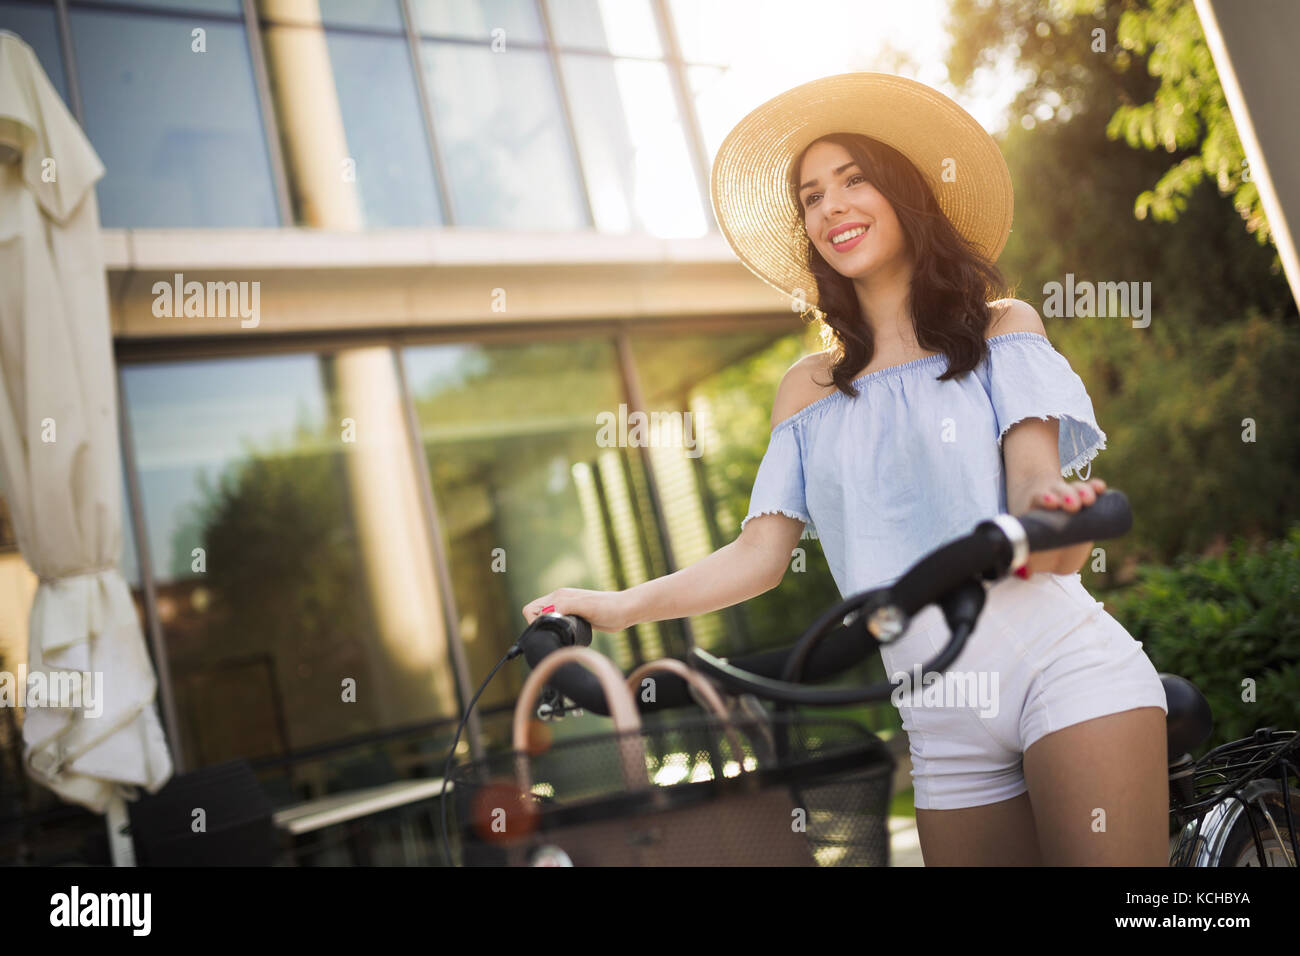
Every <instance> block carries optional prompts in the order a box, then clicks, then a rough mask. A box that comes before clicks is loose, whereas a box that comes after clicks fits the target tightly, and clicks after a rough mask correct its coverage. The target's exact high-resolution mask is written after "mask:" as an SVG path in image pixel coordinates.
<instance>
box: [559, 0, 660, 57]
mask: <svg viewBox="0 0 1300 956" xmlns="http://www.w3.org/2000/svg"><path fill="white" fill-rule="evenodd" d="M546 8H547V10H548V11H550V15H551V30H552V31H553V34H554V36H555V42H556V43H557V44H559V45H560V46H562V47H586V48H588V49H594V50H606V51H608V52H610V53H615V54H618V55H620V56H662V55H663V47H662V46H660V44H659V27H658V25H657V24H656V23H655V18H654V13H653V12H652V11H651V9H650V4H649V2H648V0H546Z"/></svg>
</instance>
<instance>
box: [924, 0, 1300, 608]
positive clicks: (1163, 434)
mask: <svg viewBox="0 0 1300 956" xmlns="http://www.w3.org/2000/svg"><path fill="white" fill-rule="evenodd" d="M1147 6H1148V5H1147V4H1144V3H1138V2H1137V0H1113V2H1108V3H1105V4H1088V5H1086V7H1087V9H1088V10H1089V11H1090V12H1087V13H1080V12H1079V8H1078V5H1077V4H1076V3H1075V2H1074V0H1068V2H1065V0H1062V2H1057V3H1053V4H1050V5H1048V6H1047V7H1046V9H1045V8H1044V7H1043V5H1042V4H1040V3H1037V2H1032V0H1005V2H999V3H997V4H990V3H987V2H978V0H953V3H952V6H951V17H950V20H949V30H950V33H951V36H952V38H953V40H952V46H951V49H950V51H949V56H948V70H949V75H950V78H951V80H952V82H953V83H954V84H956V85H957V86H958V88H959V89H960V88H961V87H963V86H966V85H968V84H970V82H971V80H972V79H973V77H974V76H975V74H976V73H977V72H978V71H980V70H981V69H982V68H984V67H988V66H991V65H992V64H994V63H996V62H998V61H999V60H1000V59H1001V58H1003V57H1006V56H1011V57H1013V58H1014V61H1015V63H1016V65H1017V67H1019V68H1020V72H1021V75H1024V76H1026V77H1027V79H1026V81H1025V83H1024V86H1023V87H1022V88H1021V89H1020V90H1019V91H1018V93H1017V95H1016V97H1015V98H1014V101H1013V102H1012V103H1011V105H1010V108H1009V114H1010V123H1009V128H1008V130H1007V132H1006V133H1005V135H1004V136H1003V137H1002V141H1001V146H1002V150H1003V154H1004V156H1005V157H1006V159H1007V164H1008V166H1009V167H1010V169H1011V174H1012V181H1013V182H1014V183H1015V187H1016V208H1015V219H1014V222H1013V225H1012V233H1011V237H1010V240H1009V241H1008V243H1007V247H1006V250H1005V251H1004V252H1003V255H1002V258H1001V261H1000V265H1002V267H1003V269H1004V270H1005V271H1006V272H1007V274H1008V276H1009V277H1011V278H1012V280H1013V281H1014V282H1016V284H1017V287H1018V288H1017V294H1018V295H1019V296H1020V297H1021V298H1024V299H1026V300H1027V301H1029V302H1030V303H1032V304H1034V305H1037V306H1039V307H1040V311H1041V306H1042V301H1043V298H1044V296H1045V293H1040V291H1039V290H1043V289H1044V287H1045V285H1046V283H1048V282H1052V281H1056V282H1061V281H1063V280H1064V278H1065V276H1066V274H1067V273H1073V275H1074V276H1075V277H1077V278H1078V279H1085V280H1086V279H1092V280H1101V281H1141V282H1149V283H1150V290H1151V298H1152V302H1151V306H1152V321H1151V323H1150V325H1149V326H1148V327H1147V328H1144V329H1135V328H1132V326H1131V323H1130V322H1129V321H1128V320H1125V319H1116V318H1110V319H1078V318H1075V319H1070V318H1052V317H1049V316H1045V317H1044V321H1045V323H1046V325H1047V330H1048V334H1049V336H1050V337H1051V339H1052V341H1053V344H1054V345H1055V346H1056V347H1057V348H1058V349H1059V350H1060V351H1061V352H1062V353H1063V354H1064V355H1066V356H1067V358H1068V359H1069V361H1070V363H1071V365H1072V366H1073V367H1074V369H1075V371H1077V372H1078V373H1079V375H1080V376H1081V377H1082V378H1083V380H1084V382H1085V384H1086V385H1087V387H1088V392H1089V395H1090V396H1091V398H1092V401H1093V405H1094V409H1095V411H1096V413H1097V418H1098V421H1099V422H1100V423H1101V425H1102V428H1103V429H1104V430H1105V431H1106V433H1107V438H1108V441H1107V448H1106V450H1105V451H1104V452H1103V453H1102V454H1101V456H1100V457H1099V458H1098V459H1097V461H1096V463H1095V468H1094V471H1093V474H1096V475H1098V476H1100V477H1104V478H1106V480H1107V481H1108V482H1109V483H1110V484H1111V486H1112V487H1116V488H1121V489H1123V490H1124V491H1125V492H1126V493H1128V495H1129V498H1130V500H1131V501H1132V502H1133V505H1134V531H1133V533H1132V534H1130V535H1129V536H1127V537H1125V538H1123V539H1121V540H1119V541H1116V542H1107V543H1106V552H1107V567H1106V570H1107V571H1114V570H1116V569H1121V568H1123V569H1131V567H1132V566H1133V565H1134V563H1135V562H1136V561H1137V560H1139V559H1146V560H1151V561H1155V562H1168V561H1170V560H1172V559H1173V558H1174V557H1175V556H1176V555H1178V554H1180V553H1183V552H1200V551H1205V550H1207V549H1208V550H1213V549H1216V548H1219V547H1222V546H1223V545H1224V543H1225V542H1226V540H1227V539H1228V538H1229V537H1232V536H1233V535H1237V534H1242V535H1246V536H1250V537H1259V538H1275V537H1279V536H1280V535H1281V534H1283V533H1284V530H1285V528H1286V526H1287V524H1288V523H1289V521H1291V520H1294V518H1295V516H1296V515H1297V513H1298V509H1297V506H1296V504H1295V501H1296V494H1297V492H1300V487H1297V485H1298V484H1300V482H1297V478H1296V475H1297V473H1298V472H1300V469H1298V468H1297V466H1298V465H1300V441H1297V437H1296V430H1295V428H1294V422H1295V420H1296V417H1297V416H1298V415H1300V396H1297V394H1296V390H1295V389H1294V388H1293V387H1292V386H1291V384H1290V381H1291V376H1290V373H1289V372H1288V368H1289V367H1290V365H1291V364H1292V363H1294V362H1296V361H1297V360H1300V324H1298V323H1297V321H1296V319H1297V316H1296V313H1295V303H1294V300H1293V298H1292V296H1291V293H1290V290H1289V288H1288V287H1287V285H1286V283H1285V280H1284V279H1283V278H1282V276H1281V275H1280V270H1278V269H1277V268H1276V265H1275V261H1274V256H1273V253H1272V250H1271V249H1267V248H1261V247H1260V246H1259V245H1258V244H1257V243H1256V242H1255V241H1252V239H1251V238H1250V236H1249V235H1248V234H1247V233H1246V231H1245V230H1243V229H1242V228H1241V223H1240V219H1239V217H1238V215H1237V214H1236V213H1235V212H1234V211H1233V209H1232V208H1231V206H1230V205H1229V204H1228V203H1225V202H1223V200H1222V199H1221V197H1220V196H1218V195H1217V194H1216V193H1215V191H1214V190H1213V189H1211V188H1209V186H1208V184H1204V183H1203V184H1202V185H1201V186H1199V187H1197V188H1195V189H1194V190H1192V191H1190V192H1189V193H1188V194H1187V196H1186V197H1185V201H1184V206H1183V209H1182V211H1181V213H1180V215H1179V217H1178V219H1177V220H1176V221H1172V220H1168V219H1162V218H1159V217H1157V216H1155V215H1151V216H1148V217H1146V218H1145V219H1137V218H1135V216H1134V202H1135V198H1134V197H1136V196H1138V195H1140V194H1141V193H1142V192H1143V191H1144V190H1145V189H1147V188H1148V186H1149V185H1150V184H1151V183H1152V182H1155V181H1157V180H1159V179H1160V178H1161V176H1162V175H1163V173H1164V172H1165V171H1166V170H1167V168H1168V159H1167V157H1166V156H1165V155H1164V154H1163V153H1155V152H1149V151H1145V150H1134V149H1131V148H1130V147H1129V146H1128V145H1127V144H1126V143H1124V142H1122V141H1119V140H1118V139H1117V138H1115V137H1114V136H1111V135H1109V133H1108V130H1109V129H1110V127H1111V125H1112V122H1113V120H1112V117H1114V116H1115V115H1116V114H1117V113H1118V111H1119V110H1120V109H1121V108H1122V107H1124V106H1125V105H1126V104H1127V105H1131V104H1138V103H1144V102H1148V101H1150V100H1152V99H1153V98H1154V97H1155V95H1156V93H1157V91H1158V89H1159V85H1160V81H1159V80H1158V79H1157V78H1155V77H1153V76H1152V74H1151V72H1150V71H1149V70H1148V69H1147V66H1146V62H1145V61H1144V60H1143V58H1142V56H1141V55H1140V54H1139V53H1138V52H1137V49H1136V46H1135V47H1134V48H1133V49H1128V48H1126V47H1125V46H1124V45H1123V44H1121V43H1117V42H1114V38H1115V37H1116V36H1117V35H1118V33H1119V32H1120V30H1119V28H1120V22H1121V19H1122V17H1123V15H1124V14H1125V13H1126V12H1131V11H1135V10H1141V9H1145V8H1146V7H1147ZM1097 30H1100V31H1101V32H1100V34H1098V33H1095V32H1094V31H1097ZM1099 36H1100V37H1104V38H1105V41H1106V42H1105V46H1104V49H1103V48H1102V46H1101V44H1099V43H1098V42H1097V39H1098V37H1099ZM1247 420H1249V422H1248V421H1247ZM1251 423H1253V429H1254V435H1253V436H1249V432H1248V429H1250V428H1251V427H1252V426H1251ZM1244 434H1245V435H1247V436H1248V437H1253V438H1254V441H1253V442H1252V441H1243V435H1244ZM1090 573H1091V572H1089V571H1087V570H1085V574H1090ZM1124 577H1125V575H1124V574H1121V575H1112V576H1110V577H1103V578H1100V579H1093V580H1092V581H1090V583H1093V584H1107V583H1118V582H1117V580H1116V579H1118V580H1123V578H1124Z"/></svg>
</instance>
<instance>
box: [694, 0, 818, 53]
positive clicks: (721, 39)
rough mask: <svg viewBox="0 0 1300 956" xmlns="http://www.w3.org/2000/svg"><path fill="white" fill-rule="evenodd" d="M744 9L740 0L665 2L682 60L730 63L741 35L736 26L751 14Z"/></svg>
mask: <svg viewBox="0 0 1300 956" xmlns="http://www.w3.org/2000/svg"><path fill="white" fill-rule="evenodd" d="M745 6H746V5H745V4H744V3H742V2H740V0H669V2H668V9H669V11H670V15H671V16H672V18H673V27H674V28H675V29H676V31H677V45H678V47H679V48H680V49H681V51H682V57H683V58H685V59H687V60H694V61H697V62H702V63H714V64H717V65H725V64H727V63H731V62H732V61H733V60H734V59H735V56H736V41H737V39H738V38H739V37H740V36H742V35H743V33H742V31H740V30H737V29H736V24H737V23H738V22H742V21H743V20H744V18H745V17H747V16H752V15H753V14H752V12H751V11H747V10H746V9H745ZM792 12H793V11H792Z"/></svg>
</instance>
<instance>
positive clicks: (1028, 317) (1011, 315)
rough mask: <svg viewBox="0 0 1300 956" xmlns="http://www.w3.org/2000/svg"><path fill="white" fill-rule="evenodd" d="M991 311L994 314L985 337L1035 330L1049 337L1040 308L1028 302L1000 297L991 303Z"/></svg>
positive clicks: (1044, 336)
mask: <svg viewBox="0 0 1300 956" xmlns="http://www.w3.org/2000/svg"><path fill="white" fill-rule="evenodd" d="M989 312H990V313H991V315H992V318H991V321H990V322H989V327H988V328H987V329H986V330H985V331H984V338H986V339H991V338H993V336H995V335H1006V334H1007V333H1008V332H1034V333H1037V334H1038V335H1041V336H1043V338H1046V337H1047V329H1045V328H1043V320H1042V318H1040V317H1039V315H1038V310H1037V309H1035V308H1034V307H1033V306H1032V305H1030V304H1029V303H1028V302H1024V301H1022V300H1020V299H998V300H997V301H996V302H990V303H989Z"/></svg>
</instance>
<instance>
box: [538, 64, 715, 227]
mask: <svg viewBox="0 0 1300 956" xmlns="http://www.w3.org/2000/svg"><path fill="white" fill-rule="evenodd" d="M562 66H563V71H564V82H565V87H566V88H567V90H568V95H569V101H570V103H571V104H572V107H573V123H574V127H575V129H576V131H577V136H578V144H579V150H580V152H581V155H582V162H583V171H584V172H585V174H586V180H587V187H588V189H589V191H590V194H591V206H592V213H593V215H594V216H595V219H596V226H597V228H599V229H601V230H603V231H605V232H629V231H638V232H641V231H643V232H648V233H650V234H651V235H655V236H699V235H703V234H704V233H705V231H706V229H707V221H706V219H705V216H704V209H703V208H702V202H703V201H702V199H701V197H700V190H699V186H698V185H697V183H696V179H695V173H694V170H693V168H692V165H691V161H690V154H689V153H688V152H687V148H686V140H685V138H684V135H683V132H682V124H681V120H680V117H679V115H678V112H677V101H676V100H675V99H674V97H673V93H672V87H671V85H670V83H669V78H668V68H667V66H665V65H664V64H663V63H652V62H647V61H643V60H610V59H606V58H604V57H596V56H581V55H577V54H573V55H566V56H565V57H564V58H563V64H562Z"/></svg>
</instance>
